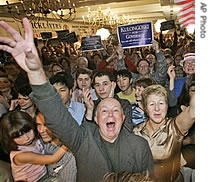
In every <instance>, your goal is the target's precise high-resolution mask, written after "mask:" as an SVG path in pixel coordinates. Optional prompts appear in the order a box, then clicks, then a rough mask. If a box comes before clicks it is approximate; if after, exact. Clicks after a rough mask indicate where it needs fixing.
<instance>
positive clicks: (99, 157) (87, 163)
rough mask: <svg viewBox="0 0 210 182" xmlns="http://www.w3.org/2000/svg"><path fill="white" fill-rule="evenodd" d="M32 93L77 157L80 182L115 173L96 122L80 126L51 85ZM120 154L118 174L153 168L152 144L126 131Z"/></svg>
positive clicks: (95, 180)
mask: <svg viewBox="0 0 210 182" xmlns="http://www.w3.org/2000/svg"><path fill="white" fill-rule="evenodd" d="M32 90H33V92H32V94H31V97H32V99H33V101H34V102H35V104H36V105H37V106H38V108H39V110H40V111H41V112H42V113H43V115H44V116H45V118H46V124H47V126H48V127H49V128H50V129H51V130H52V131H53V133H54V134H55V135H56V136H57V137H58V138H59V139H60V140H61V141H62V142H63V144H65V145H66V146H67V147H69V149H71V151H72V152H73V153H74V154H75V158H76V163H77V174H78V175H77V181H79V182H89V181H90V182H99V181H100V180H102V178H103V176H104V174H105V173H106V172H110V171H112V170H111V169H112V165H111V161H110V160H109V159H108V157H107V151H106V149H105V148H104V147H103V145H102V143H103V142H102V139H101V137H100V134H99V128H98V126H97V125H96V124H95V123H92V122H84V123H83V124H82V125H80V126H79V125H78V123H77V122H76V121H75V120H74V119H73V117H72V116H71V114H70V113H69V112H68V110H67V108H65V106H64V104H63V103H62V101H61V99H60V97H59V95H58V93H57V92H56V91H55V89H54V88H53V86H51V85H50V84H49V82H47V83H46V84H43V85H40V86H32ZM117 151H118V153H119V159H118V160H119V166H118V171H115V172H120V171H133V172H143V171H146V170H151V169H152V168H153V158H152V153H151V150H150V148H149V145H148V142H147V141H146V140H145V139H143V138H142V137H139V136H136V135H134V134H133V133H130V132H128V131H127V130H125V129H122V130H121V133H120V136H119V148H118V150H117Z"/></svg>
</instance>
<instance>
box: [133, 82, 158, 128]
mask: <svg viewBox="0 0 210 182" xmlns="http://www.w3.org/2000/svg"><path fill="white" fill-rule="evenodd" d="M152 84H154V81H153V80H152V79H151V78H139V79H138V80H136V82H135V99H136V102H135V103H134V104H133V105H132V122H133V125H134V126H135V125H137V124H139V123H142V122H144V121H145V120H146V119H147V116H146V114H145V112H144V109H143V106H142V92H143V90H144V89H145V88H146V87H148V86H150V85H152Z"/></svg>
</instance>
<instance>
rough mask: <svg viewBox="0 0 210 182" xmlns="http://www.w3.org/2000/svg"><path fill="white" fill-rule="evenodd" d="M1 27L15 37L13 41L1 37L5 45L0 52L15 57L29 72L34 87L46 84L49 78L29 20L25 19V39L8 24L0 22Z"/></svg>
mask: <svg viewBox="0 0 210 182" xmlns="http://www.w3.org/2000/svg"><path fill="white" fill-rule="evenodd" d="M0 26H1V27H2V28H3V29H5V30H6V31H7V32H8V33H9V34H10V35H11V36H12V37H13V39H10V38H7V37H0V42H2V43H4V44H5V45H0V50H3V51H6V52H8V53H10V54H11V55H12V56H13V57H14V59H15V60H16V62H17V63H18V65H19V66H20V67H21V68H22V69H23V70H24V71H26V72H27V74H28V78H29V81H30V83H31V84H32V85H41V84H43V83H46V81H47V77H46V75H45V72H44V70H43V68H42V63H41V60H40V59H39V56H38V52H37V49H36V47H35V44H34V38H33V31H32V28H31V25H30V22H29V20H28V19H27V18H23V26H24V30H25V39H24V38H23V37H21V35H20V33H19V32H17V31H16V30H15V29H13V28H12V27H11V26H9V25H8V24H7V23H6V22H4V21H0Z"/></svg>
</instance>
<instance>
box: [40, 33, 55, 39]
mask: <svg viewBox="0 0 210 182" xmlns="http://www.w3.org/2000/svg"><path fill="white" fill-rule="evenodd" d="M40 34H41V36H42V39H50V38H52V32H41V33H40Z"/></svg>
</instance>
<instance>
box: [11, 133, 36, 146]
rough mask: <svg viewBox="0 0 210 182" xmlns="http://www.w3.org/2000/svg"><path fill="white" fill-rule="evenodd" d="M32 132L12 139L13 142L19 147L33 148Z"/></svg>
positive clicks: (33, 136)
mask: <svg viewBox="0 0 210 182" xmlns="http://www.w3.org/2000/svg"><path fill="white" fill-rule="evenodd" d="M34 138H35V135H34V131H33V130H32V129H31V130H30V131H28V132H27V133H24V134H23V135H21V136H19V137H17V138H14V141H15V143H16V144H17V145H21V146H33V145H34Z"/></svg>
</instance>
